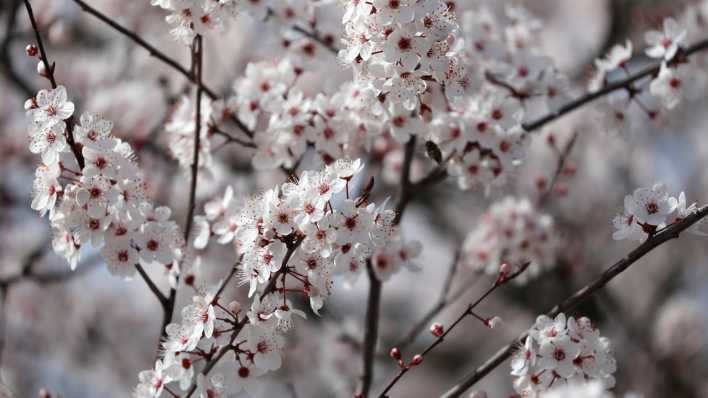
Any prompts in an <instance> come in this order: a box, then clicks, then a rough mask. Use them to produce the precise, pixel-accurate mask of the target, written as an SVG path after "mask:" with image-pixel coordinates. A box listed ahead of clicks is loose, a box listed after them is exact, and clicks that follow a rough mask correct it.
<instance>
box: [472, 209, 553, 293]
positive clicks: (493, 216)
mask: <svg viewBox="0 0 708 398" xmlns="http://www.w3.org/2000/svg"><path fill="white" fill-rule="evenodd" d="M557 245H558V237H557V233H556V231H555V230H554V227H553V219H552V218H551V216H549V215H546V214H542V213H540V212H539V211H538V210H536V209H535V208H534V206H533V205H532V204H531V202H530V201H529V200H528V199H516V198H513V197H507V198H505V199H503V200H501V201H500V202H497V203H495V204H493V205H492V206H491V208H490V209H489V210H488V211H487V212H486V213H485V214H484V215H482V217H481V218H480V222H479V224H478V225H477V227H476V228H475V229H474V230H473V231H472V232H470V234H469V235H468V236H467V238H466V239H465V241H464V243H463V245H462V253H461V256H460V258H461V259H462V261H463V262H464V264H466V265H467V266H468V267H471V268H472V269H475V270H477V271H484V272H486V273H487V274H490V275H497V274H499V272H500V267H501V265H502V264H508V265H509V266H511V267H512V269H519V267H521V266H523V265H525V264H526V263H530V264H529V266H528V269H527V270H526V271H525V272H523V273H522V274H521V275H519V277H518V278H517V279H516V280H517V281H519V283H524V282H526V281H528V280H529V279H530V278H533V277H535V276H537V275H538V274H539V273H541V272H542V271H543V270H545V269H548V268H550V267H552V266H553V265H554V264H555V255H556V247H557ZM512 272H513V271H512Z"/></svg>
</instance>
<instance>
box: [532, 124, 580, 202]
mask: <svg viewBox="0 0 708 398" xmlns="http://www.w3.org/2000/svg"><path fill="white" fill-rule="evenodd" d="M577 139H578V132H577V131H574V132H573V135H572V136H571V137H570V140H569V141H568V142H567V143H566V144H565V146H564V147H563V150H562V151H560V154H559V156H558V164H557V166H556V171H555V172H554V173H553V177H552V178H551V183H550V184H548V188H547V189H546V190H545V191H544V192H543V194H541V196H540V197H539V198H538V207H542V206H543V205H545V204H546V201H548V198H550V196H551V194H552V193H553V189H554V188H555V186H556V183H557V182H558V178H560V175H561V173H562V172H563V168H564V167H565V163H566V161H567V160H568V156H570V152H571V151H572V150H573V146H575V142H576V141H577Z"/></svg>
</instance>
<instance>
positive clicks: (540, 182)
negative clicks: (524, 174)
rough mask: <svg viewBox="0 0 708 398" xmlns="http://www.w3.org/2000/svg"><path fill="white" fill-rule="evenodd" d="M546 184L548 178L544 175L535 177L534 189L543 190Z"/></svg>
mask: <svg viewBox="0 0 708 398" xmlns="http://www.w3.org/2000/svg"><path fill="white" fill-rule="evenodd" d="M547 184H548V179H546V177H544V176H539V177H536V189H538V190H539V191H543V190H544V189H546V185H547Z"/></svg>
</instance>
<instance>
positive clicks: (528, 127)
mask: <svg viewBox="0 0 708 398" xmlns="http://www.w3.org/2000/svg"><path fill="white" fill-rule="evenodd" d="M706 49H708V38H706V39H703V40H701V41H699V42H696V43H695V44H693V45H691V46H689V47H687V48H686V49H681V50H680V51H679V53H678V54H677V55H676V57H675V58H674V61H672V62H678V61H682V62H683V61H686V60H688V58H689V57H690V56H691V55H692V54H694V53H697V52H700V51H704V50H706ZM660 68H661V62H655V63H653V64H652V65H649V66H648V67H645V68H643V69H641V70H640V71H639V72H636V73H634V74H632V75H630V76H628V77H626V78H624V79H622V80H619V81H617V82H614V83H611V84H608V85H606V86H605V87H603V88H602V89H600V90H597V91H594V92H591V93H587V94H585V95H583V96H582V97H579V98H577V99H575V100H572V101H570V102H568V103H566V104H565V105H563V106H561V107H560V108H558V110H556V111H554V112H549V113H548V114H546V115H545V116H541V117H539V118H538V119H536V120H534V121H532V122H529V123H525V124H523V125H522V128H523V129H524V131H525V132H527V133H530V132H532V131H535V130H538V129H540V128H542V127H544V126H545V125H546V124H548V123H551V122H553V121H555V120H557V119H560V118H561V117H562V116H564V115H566V114H568V113H570V112H573V111H574V110H576V109H578V108H580V107H582V106H583V105H585V104H588V103H590V102H592V101H594V100H596V99H598V98H601V97H604V96H606V95H608V94H611V93H613V92H615V91H617V90H623V89H629V88H631V86H632V84H633V83H634V82H636V81H637V80H640V79H643V78H645V77H647V76H654V75H656V74H657V73H659V69H660ZM447 176H448V174H447V170H446V169H445V167H444V166H443V165H439V166H438V167H436V168H435V169H433V170H432V171H431V172H430V173H429V174H428V175H427V176H425V177H424V178H423V179H422V180H420V181H418V182H417V183H416V184H415V189H414V190H413V191H414V192H417V191H418V190H420V189H423V188H426V187H428V186H430V185H434V184H437V183H438V182H440V181H443V180H445V178H447Z"/></svg>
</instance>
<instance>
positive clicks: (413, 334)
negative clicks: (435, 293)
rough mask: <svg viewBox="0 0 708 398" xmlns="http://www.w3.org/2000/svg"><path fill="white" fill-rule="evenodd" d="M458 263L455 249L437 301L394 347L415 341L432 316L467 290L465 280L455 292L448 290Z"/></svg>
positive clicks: (457, 252) (467, 285)
mask: <svg viewBox="0 0 708 398" xmlns="http://www.w3.org/2000/svg"><path fill="white" fill-rule="evenodd" d="M459 263H460V250H457V251H456V252H455V258H454V259H453V262H452V265H451V266H450V270H449V271H448V273H447V277H446V278H445V282H444V283H443V287H442V289H441V290H440V296H439V297H438V301H437V302H436V303H435V305H434V306H433V307H432V308H431V309H430V310H428V312H426V313H425V315H423V317H422V318H421V319H420V320H419V321H418V322H416V323H415V324H414V325H413V327H411V329H410V331H409V332H408V333H407V334H406V335H405V337H403V338H402V339H400V340H399V341H398V342H397V343H396V344H394V345H393V346H394V347H398V348H399V349H403V348H405V347H407V346H408V345H409V344H411V343H413V341H415V339H416V338H417V337H418V335H420V333H421V332H422V331H423V330H424V329H425V328H426V327H427V326H428V324H429V323H430V321H431V320H432V319H433V317H435V316H436V315H437V314H438V313H440V311H442V310H443V309H444V308H445V307H447V306H448V305H449V304H451V303H453V302H455V301H457V299H458V298H460V297H461V296H462V294H463V293H464V292H466V291H467V289H468V288H469V284H468V283H467V282H468V281H467V280H466V281H464V282H463V283H462V285H461V286H460V287H459V288H458V289H457V290H455V292H450V290H451V288H452V281H453V280H454V279H455V275H456V274H457V269H458V265H459Z"/></svg>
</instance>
